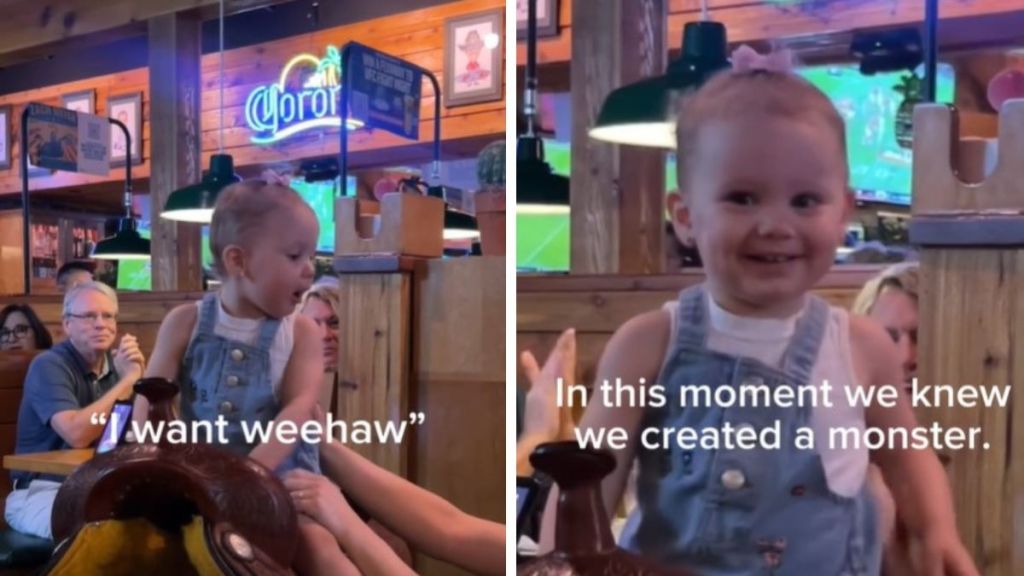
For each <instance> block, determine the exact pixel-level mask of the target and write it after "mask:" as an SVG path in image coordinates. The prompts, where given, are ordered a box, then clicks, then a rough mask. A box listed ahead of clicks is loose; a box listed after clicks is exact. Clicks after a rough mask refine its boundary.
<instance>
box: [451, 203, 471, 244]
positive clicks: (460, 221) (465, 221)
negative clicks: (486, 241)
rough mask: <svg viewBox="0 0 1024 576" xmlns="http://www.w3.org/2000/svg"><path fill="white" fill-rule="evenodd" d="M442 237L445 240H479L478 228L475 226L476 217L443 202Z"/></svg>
mask: <svg viewBox="0 0 1024 576" xmlns="http://www.w3.org/2000/svg"><path fill="white" fill-rule="evenodd" d="M443 238H444V239H445V240H479V239H480V228H479V227H478V226H477V223H476V218H474V217H473V216H471V215H470V214H467V213H465V212H462V211H461V210H456V209H455V208H452V206H451V205H450V204H448V203H445V209H444V236H443Z"/></svg>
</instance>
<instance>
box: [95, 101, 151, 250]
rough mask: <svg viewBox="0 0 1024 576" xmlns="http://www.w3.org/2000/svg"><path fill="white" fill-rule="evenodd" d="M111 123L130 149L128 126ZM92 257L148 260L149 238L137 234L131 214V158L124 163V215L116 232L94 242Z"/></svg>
mask: <svg viewBox="0 0 1024 576" xmlns="http://www.w3.org/2000/svg"><path fill="white" fill-rule="evenodd" d="M110 122H111V124H114V125H115V126H117V127H119V128H120V129H121V130H123V131H124V138H125V150H131V149H132V136H131V133H130V132H128V128H127V127H126V126H125V125H124V124H123V123H121V122H120V121H118V120H114V119H111V120H110ZM92 257H93V258H97V259H99V260H149V258H150V243H149V240H147V239H146V238H143V237H142V236H141V235H139V230H138V225H137V224H136V222H135V217H134V215H133V214H132V163H131V158H128V159H127V163H126V164H125V179H124V216H123V217H121V218H120V219H118V221H117V232H116V233H115V234H114V235H113V236H109V237H107V238H104V239H103V240H100V241H99V242H97V243H96V247H95V248H93V251H92Z"/></svg>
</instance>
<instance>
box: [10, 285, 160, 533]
mask: <svg viewBox="0 0 1024 576" xmlns="http://www.w3.org/2000/svg"><path fill="white" fill-rule="evenodd" d="M63 318H64V332H65V333H66V334H67V337H68V339H67V340H65V341H64V342H61V343H60V344H57V345H56V346H54V347H53V348H52V349H50V350H47V351H46V352H44V353H42V354H40V355H39V356H37V357H36V358H35V359H34V360H33V361H32V365H31V366H29V369H28V375H27V376H26V377H25V394H24V397H23V398H22V400H21V408H20V410H19V411H18V428H17V434H18V440H17V445H16V448H15V452H16V453H18V454H23V453H32V452H47V451H51V450H62V449H66V448H84V447H86V446H89V445H91V444H92V443H93V442H95V441H96V439H97V438H99V436H100V434H101V433H102V432H103V427H102V426H100V425H97V424H94V423H93V421H92V415H93V414H97V413H109V412H110V410H111V408H112V407H113V405H114V402H115V401H117V400H119V399H128V398H129V397H130V396H131V394H132V386H133V385H134V384H135V382H136V381H137V380H138V379H139V378H141V377H142V371H143V365H144V358H143V356H142V352H140V351H139V345H138V342H136V340H135V338H134V337H133V336H132V335H130V334H125V335H124V337H122V338H121V344H120V346H119V347H118V348H116V349H114V339H115V337H116V335H117V294H116V293H115V292H114V291H113V290H112V289H111V288H110V287H109V286H107V285H106V284H102V283H100V282H84V283H82V284H78V285H76V286H74V287H73V288H71V289H70V290H69V291H68V293H67V294H66V295H65V296H64V310H63ZM12 477H13V479H14V488H15V490H14V491H13V492H11V494H10V495H9V496H8V497H7V505H6V509H5V511H4V517H5V519H6V520H7V523H8V524H9V525H10V526H11V527H12V528H14V529H15V530H18V531H20V532H25V533H27V534H34V535H36V536H40V537H43V538H50V537H51V535H50V511H51V509H52V508H53V500H54V498H56V496H57V490H58V488H59V487H60V484H59V481H60V478H58V477H53V476H45V475H39V474H33V473H29V472H15V473H13V474H12Z"/></svg>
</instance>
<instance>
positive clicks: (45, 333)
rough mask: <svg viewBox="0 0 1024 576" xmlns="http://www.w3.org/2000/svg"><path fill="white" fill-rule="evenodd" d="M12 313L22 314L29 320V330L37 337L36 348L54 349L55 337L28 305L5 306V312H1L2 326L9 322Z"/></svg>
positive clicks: (0, 324) (0, 322)
mask: <svg viewBox="0 0 1024 576" xmlns="http://www.w3.org/2000/svg"><path fill="white" fill-rule="evenodd" d="M12 312H21V313H22V314H24V315H25V318H27V319H28V325H29V328H31V329H32V333H33V334H34V335H35V339H36V348H38V349H39V350H49V349H50V348H51V347H53V336H51V335H50V331H49V330H47V329H46V326H43V322H42V321H41V320H40V319H39V316H36V313H35V310H32V307H31V306H29V305H28V304H8V305H7V306H4V309H3V310H0V326H3V325H4V322H7V317H8V316H10V315H11V313H12Z"/></svg>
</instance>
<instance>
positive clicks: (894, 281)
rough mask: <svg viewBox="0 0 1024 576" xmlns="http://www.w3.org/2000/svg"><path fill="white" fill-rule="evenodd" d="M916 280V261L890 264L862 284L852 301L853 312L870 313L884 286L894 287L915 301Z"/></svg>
mask: <svg viewBox="0 0 1024 576" xmlns="http://www.w3.org/2000/svg"><path fill="white" fill-rule="evenodd" d="M917 281H918V264H917V262H904V263H902V264H896V265H895V266H890V267H888V268H886V269H885V270H882V272H880V273H879V274H878V276H875V277H874V278H872V279H871V280H868V281H867V283H866V284H864V287H863V288H861V290H860V293H859V294H857V297H856V298H855V299H854V301H853V313H854V314H861V315H864V316H866V315H868V314H870V313H871V309H872V308H874V307H875V302H877V301H878V296H879V295H880V294H881V293H882V291H883V290H885V289H886V288H895V289H897V290H899V291H901V292H903V293H904V294H906V295H907V296H909V297H910V298H911V299H912V300H914V302H917Z"/></svg>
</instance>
